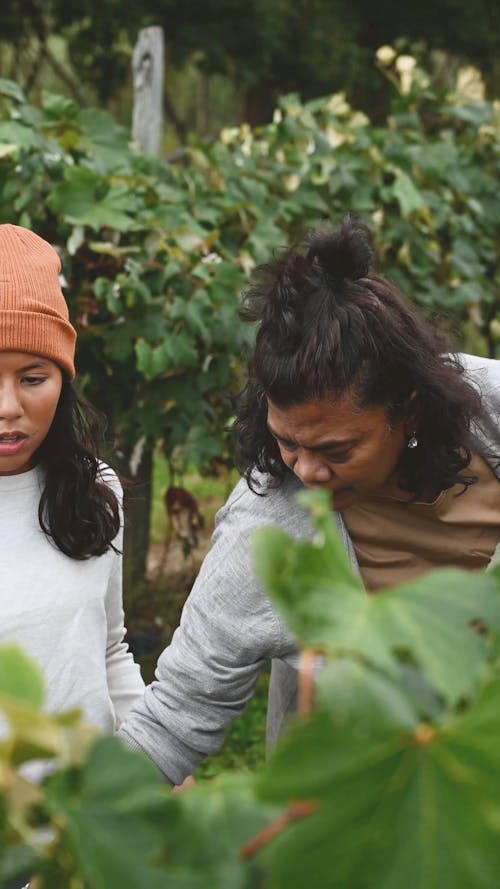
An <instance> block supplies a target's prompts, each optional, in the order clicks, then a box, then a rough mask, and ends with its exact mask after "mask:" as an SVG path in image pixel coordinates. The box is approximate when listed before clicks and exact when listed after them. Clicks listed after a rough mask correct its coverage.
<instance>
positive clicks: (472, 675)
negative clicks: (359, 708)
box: [254, 493, 500, 704]
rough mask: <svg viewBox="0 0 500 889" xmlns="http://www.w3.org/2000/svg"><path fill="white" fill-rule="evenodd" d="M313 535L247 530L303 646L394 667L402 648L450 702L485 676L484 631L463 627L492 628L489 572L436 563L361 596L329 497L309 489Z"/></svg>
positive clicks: (261, 571)
mask: <svg viewBox="0 0 500 889" xmlns="http://www.w3.org/2000/svg"><path fill="white" fill-rule="evenodd" d="M303 500H304V501H305V502H306V503H308V505H311V506H312V510H313V516H314V518H315V525H316V537H315V539H313V541H312V542H309V541H300V542H294V541H292V540H291V539H290V538H289V537H287V535H286V534H285V533H284V532H283V531H281V530H280V529H278V528H265V529H263V530H262V531H259V532H258V533H257V534H256V535H255V543H254V547H255V566H256V572H257V574H258V576H259V578H260V580H261V581H262V583H263V585H264V587H265V589H266V591H267V592H268V594H269V596H270V598H271V599H272V600H273V601H274V603H275V605H276V607H277V608H278V610H279V611H280V612H281V614H282V615H283V618H284V620H285V621H286V623H287V625H288V626H289V627H290V629H291V630H292V632H293V633H294V634H295V636H296V638H297V640H298V642H299V644H300V645H302V646H308V647H313V648H318V649H320V650H322V651H324V652H326V653H327V654H329V655H331V656H334V657H335V656H338V655H339V654H352V655H356V656H357V657H359V658H360V659H362V660H363V661H367V662H369V663H372V664H374V665H376V666H377V667H378V668H381V669H384V670H386V671H388V672H390V673H391V674H392V675H394V676H395V675H396V674H397V673H398V670H399V667H398V664H397V660H396V654H399V655H401V654H402V655H403V656H405V657H409V658H410V659H411V660H412V661H413V662H414V663H416V664H417V665H418V666H419V667H420V668H421V669H422V671H423V673H424V675H425V677H426V679H427V680H428V681H429V682H430V683H431V685H433V686H434V687H435V688H436V689H437V690H438V691H439V693H440V694H441V695H442V697H443V698H444V699H445V700H446V701H447V702H449V703H451V704H453V703H456V702H457V701H458V700H460V699H461V698H462V697H463V696H465V695H468V694H470V693H471V691H472V690H473V689H474V687H475V686H476V685H477V682H478V681H479V680H480V679H481V678H482V677H483V676H484V673H485V667H486V656H487V643H486V639H485V637H484V636H483V635H482V634H480V633H477V632H475V631H474V630H473V629H470V631H469V632H466V633H464V628H465V627H468V626H469V625H471V624H472V623H473V622H476V621H480V622H481V623H484V624H486V625H487V626H488V627H489V628H490V629H494V630H498V628H499V627H500V591H499V589H498V583H497V580H496V579H495V577H494V576H493V575H487V574H484V575H479V576H475V577H474V579H473V580H472V578H471V575H470V574H469V573H467V572H465V571H459V570H458V569H443V570H440V571H435V572H432V573H431V574H428V575H426V576H425V577H424V578H420V579H418V580H415V581H412V582H410V583H407V584H404V585H402V586H399V587H396V588H394V589H390V590H382V591H380V592H378V593H377V595H372V596H370V595H367V594H366V593H365V591H364V589H363V587H362V584H361V580H360V579H359V578H358V577H357V576H356V575H355V574H354V572H353V570H352V569H351V567H350V564H349V561H348V557H347V555H346V553H345V550H344V547H343V545H342V542H341V540H340V538H339V536H338V534H337V532H336V530H335V528H334V526H333V522H332V520H331V507H330V505H329V502H328V500H327V499H326V498H325V497H324V496H322V495H320V494H318V493H314V494H311V493H308V494H307V495H306V497H304V498H303Z"/></svg>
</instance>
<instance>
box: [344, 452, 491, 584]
mask: <svg viewBox="0 0 500 889" xmlns="http://www.w3.org/2000/svg"><path fill="white" fill-rule="evenodd" d="M469 472H470V474H471V475H476V476H477V479H478V480H477V482H476V483H475V484H473V485H470V486H469V487H468V488H467V489H466V491H465V492H464V493H463V494H460V491H463V485H455V486H454V487H453V488H450V489H449V490H447V491H442V492H441V494H440V495H439V497H437V499H436V500H435V501H434V502H433V503H421V502H416V503H404V502H402V501H400V500H393V499H391V498H383V497H372V498H369V499H367V500H364V501H363V502H362V503H359V504H356V505H355V506H350V507H348V508H347V509H345V510H344V512H343V513H342V517H343V519H344V522H345V524H346V526H347V529H348V531H349V534H350V536H351V539H352V542H353V545H354V549H355V552H356V556H357V558H358V562H359V567H360V570H361V576H362V577H363V580H364V583H365V585H366V588H367V589H368V590H379V589H382V588H383V587H391V586H395V585H396V584H398V583H403V582H404V581H407V580H411V579H412V578H414V577H419V576H420V575H421V574H425V573H426V572H428V571H432V570H433V569H434V568H442V567H445V566H454V567H458V568H465V569H467V570H468V571H479V570H481V569H483V568H485V567H486V566H487V564H488V562H489V561H490V559H491V556H492V555H493V552H494V551H495V547H496V545H497V543H498V541H499V540H500V481H499V480H498V479H497V477H496V476H495V475H494V474H493V472H492V470H491V469H490V467H489V466H488V464H487V463H486V462H485V460H483V459H482V457H480V456H479V455H477V454H475V455H473V457H472V460H471V463H470V467H469V468H468V470H467V473H469ZM457 495H458V496H457Z"/></svg>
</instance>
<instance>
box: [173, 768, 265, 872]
mask: <svg viewBox="0 0 500 889" xmlns="http://www.w3.org/2000/svg"><path fill="white" fill-rule="evenodd" d="M179 801H180V808H181V811H182V816H181V817H180V818H179V820H178V822H177V826H176V827H174V829H173V830H172V831H169V835H168V838H167V854H168V860H169V863H170V867H169V879H170V876H171V875H172V876H177V875H179V876H180V875H181V874H182V873H187V874H192V877H193V879H195V878H196V877H197V878H198V879H201V880H202V881H203V880H204V883H203V882H202V883H200V889H202V887H207V886H210V887H212V886H213V887H217V889H250V887H253V886H255V887H257V886H260V885H261V880H262V875H258V871H259V870H260V869H259V868H258V867H257V865H256V864H252V865H251V868H249V866H248V865H247V864H245V862H244V861H243V859H242V856H241V849H242V847H243V846H244V844H245V843H247V842H248V841H249V840H251V839H252V837H253V836H254V835H255V834H256V833H257V832H258V831H259V830H261V829H262V828H263V827H264V826H265V825H266V823H268V822H269V821H271V820H272V819H273V818H274V817H275V816H276V815H277V814H278V811H279V809H278V807H277V806H275V805H271V804H269V803H264V802H262V800H258V799H256V796H255V792H254V781H253V778H251V777H248V776H244V775H224V776H221V777H219V778H218V779H217V780H215V781H211V782H210V783H209V784H207V783H204V784H202V783H201V784H198V785H197V786H196V787H194V788H192V789H190V790H189V791H188V792H184V793H182V794H181V795H180V797H179ZM249 870H250V873H251V874H252V875H253V878H254V879H255V880H258V881H257V882H252V881H251V879H250V878H249V877H250V874H249ZM259 877H260V878H259ZM167 885H170V883H168V884H167Z"/></svg>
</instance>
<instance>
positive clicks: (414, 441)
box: [407, 433, 418, 450]
mask: <svg viewBox="0 0 500 889" xmlns="http://www.w3.org/2000/svg"><path fill="white" fill-rule="evenodd" d="M407 447H408V448H410V450H413V448H416V447H418V438H417V436H416V435H415V433H413V435H411V436H410V438H409V440H408V444H407Z"/></svg>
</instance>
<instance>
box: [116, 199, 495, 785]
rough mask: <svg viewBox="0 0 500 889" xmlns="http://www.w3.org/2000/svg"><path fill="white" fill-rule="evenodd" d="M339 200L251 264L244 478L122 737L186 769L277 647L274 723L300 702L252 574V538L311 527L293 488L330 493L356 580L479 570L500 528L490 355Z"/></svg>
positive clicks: (278, 626)
mask: <svg viewBox="0 0 500 889" xmlns="http://www.w3.org/2000/svg"><path fill="white" fill-rule="evenodd" d="M373 261H374V252H373V248H372V242H371V237H370V232H369V230H368V228H367V227H366V226H365V225H364V224H363V223H362V222H360V221H359V220H358V219H357V218H356V217H353V216H351V215H348V216H346V217H345V219H344V220H343V221H342V223H341V224H340V225H339V226H338V228H337V229H335V230H333V231H332V230H329V229H327V228H321V229H319V230H317V231H315V232H313V233H312V234H311V235H309V237H308V238H307V239H306V240H305V241H304V243H303V244H300V245H298V246H296V247H292V248H290V249H287V250H285V251H283V252H282V253H281V254H280V255H279V256H277V257H276V258H275V259H274V260H273V261H272V262H270V263H269V264H268V265H266V266H264V267H262V268H260V269H259V270H257V273H256V274H255V277H254V279H253V281H252V283H251V286H250V287H249V289H248V291H247V292H246V294H245V295H244V300H243V309H242V313H243V316H244V317H245V318H246V319H247V320H249V321H252V322H254V323H256V324H257V336H256V342H255V348H254V351H253V355H252V356H251V360H250V364H249V374H248V382H247V385H246V388H245V390H244V392H243V393H242V396H241V398H240V402H239V406H238V410H237V415H236V422H235V427H234V431H235V438H236V452H237V458H238V463H239V465H240V467H241V469H242V472H243V476H244V477H243V479H242V480H241V481H240V482H239V484H238V485H237V486H236V488H235V490H234V491H233V493H232V495H231V496H230V498H229V500H228V502H227V503H226V505H225V506H224V507H223V509H222V510H221V511H220V513H219V515H218V519H217V524H216V530H215V533H214V537H213V546H212V549H211V551H210V553H209V554H208V556H207V558H206V559H205V562H204V564H203V566H202V569H201V572H200V575H199V577H198V579H197V581H196V584H195V586H194V588H193V590H192V592H191V594H190V597H189V599H188V601H187V603H186V606H185V609H184V612H183V616H182V621H181V626H180V628H179V629H178V630H177V632H176V633H175V635H174V638H173V641H172V644H171V645H170V647H169V648H167V649H166V650H165V652H164V653H163V655H162V656H161V658H160V660H159V663H158V672H157V679H158V681H157V682H155V683H154V684H153V685H152V686H151V687H149V688H148V689H146V692H145V697H144V701H143V702H142V703H141V704H140V705H139V706H138V707H137V708H135V709H134V710H133V711H132V713H131V714H130V716H129V718H128V719H127V720H126V722H125V724H124V726H123V729H122V734H123V737H124V739H125V740H126V741H127V743H129V744H130V745H131V746H134V747H139V748H142V749H143V750H144V751H145V752H146V753H147V754H148V755H149V756H151V757H152V759H153V760H155V762H156V763H157V764H158V766H159V767H160V768H161V769H162V771H163V772H164V773H165V775H166V776H167V777H168V779H169V780H170V781H172V782H174V783H180V781H182V779H183V778H184V776H185V775H186V774H188V773H189V771H191V770H192V768H193V767H194V765H195V764H196V762H197V761H198V760H199V759H200V758H201V757H202V756H204V755H207V754H209V753H212V752H214V751H215V750H216V749H217V748H218V747H219V746H220V744H221V743H222V740H223V737H224V731H225V728H226V727H227V725H228V723H229V722H230V721H231V719H233V718H234V716H236V715H237V714H238V713H240V712H241V710H242V709H243V707H244V706H245V704H246V702H247V700H248V698H249V697H250V696H251V694H252V693H253V690H254V688H255V684H256V681H257V676H258V672H259V669H260V667H261V666H262V664H263V663H264V662H265V661H266V660H267V659H269V658H272V659H273V670H272V677H271V687H270V696H269V708H268V736H269V738H270V739H273V738H274V737H275V736H276V735H277V734H278V733H279V731H280V729H281V724H282V722H283V719H284V717H285V716H286V715H287V714H288V713H289V712H291V711H293V709H294V706H295V700H296V670H297V666H298V659H297V651H296V648H295V644H294V640H293V639H292V638H291V636H290V634H289V633H288V632H287V630H286V629H285V627H284V626H283V625H282V623H281V621H280V619H279V617H278V616H277V615H276V613H275V612H274V610H273V608H272V607H271V605H270V603H269V601H268V600H267V598H266V597H265V596H264V594H263V592H262V590H261V588H260V587H259V584H258V582H257V581H256V579H255V577H254V575H253V572H252V565H251V557H250V552H249V539H250V537H251V534H252V532H253V531H254V530H255V529H256V528H258V527H260V526H262V525H268V524H276V525H279V526H281V527H282V528H283V529H284V530H285V531H287V532H288V533H289V534H291V535H292V536H294V537H304V536H306V535H308V533H310V530H309V528H310V526H309V519H308V515H307V514H306V513H305V512H304V510H303V509H302V508H300V507H299V506H298V505H297V503H296V494H297V492H298V491H299V490H300V489H301V488H302V487H306V488H324V489H326V490H328V491H330V492H331V494H332V502H333V509H334V511H335V517H336V521H337V524H338V527H339V530H340V533H341V535H342V539H343V541H344V543H345V546H346V549H347V551H348V553H349V554H350V556H351V559H352V563H353V565H354V566H356V567H357V568H358V570H359V571H360V573H361V576H362V578H363V580H364V583H365V586H366V588H367V590H368V591H376V590H378V589H381V588H387V587H391V586H393V585H395V584H398V583H400V582H403V581H406V580H410V579H412V578H415V577H418V576H420V575H422V574H425V573H426V572H428V571H430V570H432V569H433V568H437V567H440V566H458V567H461V568H465V569H468V570H470V571H479V570H481V569H483V568H485V567H486V566H487V565H488V563H489V561H490V559H491V557H492V555H493V553H494V551H495V548H496V546H497V543H498V541H499V539H500V496H499V494H500V481H499V477H500V429H499V419H500V365H499V363H498V362H496V361H492V360H487V359H482V358H475V357H472V356H467V355H458V354H456V353H454V352H453V351H451V350H450V346H449V344H448V343H447V341H446V339H445V337H444V336H443V334H441V333H439V332H438V331H437V330H436V329H435V328H434V327H433V326H432V325H430V324H429V323H428V322H426V321H425V320H424V319H423V318H422V317H421V316H420V314H419V313H418V311H417V310H416V309H415V308H414V307H412V306H411V305H410V304H409V303H408V301H407V300H406V299H405V297H404V296H403V295H402V294H401V293H400V292H399V291H398V289H397V288H396V287H395V286H394V284H392V283H391V282H390V281H389V280H387V279H386V278H384V277H381V276H380V275H378V274H377V273H376V272H375V271H374V268H373Z"/></svg>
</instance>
